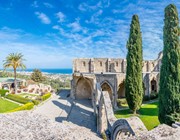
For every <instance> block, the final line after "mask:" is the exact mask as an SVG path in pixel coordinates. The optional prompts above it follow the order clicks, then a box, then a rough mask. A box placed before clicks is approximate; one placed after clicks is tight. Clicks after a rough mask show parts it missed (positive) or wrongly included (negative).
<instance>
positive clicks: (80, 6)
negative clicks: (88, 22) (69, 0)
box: [78, 1, 102, 12]
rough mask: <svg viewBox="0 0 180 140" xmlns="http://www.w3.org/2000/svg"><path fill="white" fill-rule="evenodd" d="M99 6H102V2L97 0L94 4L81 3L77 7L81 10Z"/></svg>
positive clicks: (90, 9)
mask: <svg viewBox="0 0 180 140" xmlns="http://www.w3.org/2000/svg"><path fill="white" fill-rule="evenodd" d="M99 8H102V3H101V1H99V2H98V3H97V4H95V5H89V4H87V3H85V2H84V3H81V4H80V5H79V6H78V9H79V10H80V11H82V12H84V11H94V10H97V9H99Z"/></svg>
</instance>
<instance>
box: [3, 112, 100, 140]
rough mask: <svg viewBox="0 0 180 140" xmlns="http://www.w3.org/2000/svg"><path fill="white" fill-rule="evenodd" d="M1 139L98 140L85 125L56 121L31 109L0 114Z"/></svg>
mask: <svg viewBox="0 0 180 140" xmlns="http://www.w3.org/2000/svg"><path fill="white" fill-rule="evenodd" d="M0 139H1V140H14V139H15V140H100V139H101V138H99V137H98V136H97V135H96V134H95V133H93V132H91V131H90V130H89V129H87V128H85V127H80V126H77V125H75V124H73V123H70V122H66V121H64V122H63V123H58V122H55V121H53V120H50V119H48V118H46V117H45V116H42V115H40V114H38V113H34V112H32V111H20V112H15V113H9V114H0Z"/></svg>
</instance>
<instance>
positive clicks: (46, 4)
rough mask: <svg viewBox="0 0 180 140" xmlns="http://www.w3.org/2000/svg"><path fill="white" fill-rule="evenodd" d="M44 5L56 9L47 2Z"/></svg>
mask: <svg viewBox="0 0 180 140" xmlns="http://www.w3.org/2000/svg"><path fill="white" fill-rule="evenodd" d="M43 4H44V6H46V7H47V8H53V7H54V6H53V5H52V4H50V3H47V2H44V3H43Z"/></svg>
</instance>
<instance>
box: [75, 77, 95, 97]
mask: <svg viewBox="0 0 180 140" xmlns="http://www.w3.org/2000/svg"><path fill="white" fill-rule="evenodd" d="M75 97H76V99H91V98H92V84H91V81H90V80H89V79H88V78H84V77H81V78H80V79H79V80H78V81H77V84H76V93H75Z"/></svg>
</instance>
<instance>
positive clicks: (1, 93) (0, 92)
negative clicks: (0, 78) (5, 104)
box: [0, 89, 9, 96]
mask: <svg viewBox="0 0 180 140" xmlns="http://www.w3.org/2000/svg"><path fill="white" fill-rule="evenodd" d="M7 92H9V90H5V89H0V96H5V95H6V93H7Z"/></svg>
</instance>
